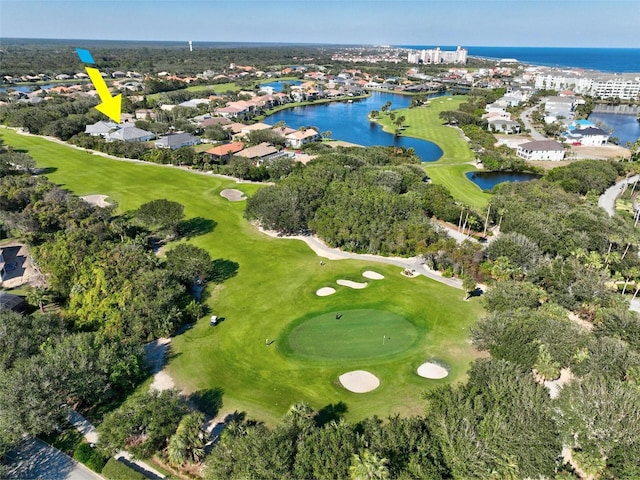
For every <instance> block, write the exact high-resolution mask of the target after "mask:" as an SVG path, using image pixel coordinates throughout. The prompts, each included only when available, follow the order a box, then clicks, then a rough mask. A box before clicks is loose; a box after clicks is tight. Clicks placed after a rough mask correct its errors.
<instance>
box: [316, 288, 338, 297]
mask: <svg viewBox="0 0 640 480" xmlns="http://www.w3.org/2000/svg"><path fill="white" fill-rule="evenodd" d="M334 293H336V289H335V288H331V287H322V288H320V289H318V291H317V292H316V295H318V296H319V297H327V296H329V295H333V294H334Z"/></svg>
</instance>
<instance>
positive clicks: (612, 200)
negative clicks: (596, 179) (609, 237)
mask: <svg viewBox="0 0 640 480" xmlns="http://www.w3.org/2000/svg"><path fill="white" fill-rule="evenodd" d="M638 179H640V175H634V176H633V177H629V178H625V179H624V180H621V181H619V182H618V183H616V184H615V185H613V186H611V187H609V188H607V189H606V190H605V192H604V193H603V194H602V195H600V198H598V206H599V207H601V208H603V209H604V211H605V212H607V214H608V215H609V216H610V217H613V216H614V215H615V213H616V200H617V199H618V197H619V196H620V195H622V192H624V190H625V188H626V187H627V186H628V185H631V184H632V183H635V182H636V181H637V180H638Z"/></svg>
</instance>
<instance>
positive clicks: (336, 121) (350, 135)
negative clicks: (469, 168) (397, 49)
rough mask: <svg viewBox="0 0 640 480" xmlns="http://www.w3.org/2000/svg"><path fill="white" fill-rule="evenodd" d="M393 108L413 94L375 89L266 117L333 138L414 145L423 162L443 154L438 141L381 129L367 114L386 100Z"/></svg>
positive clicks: (405, 103)
mask: <svg viewBox="0 0 640 480" xmlns="http://www.w3.org/2000/svg"><path fill="white" fill-rule="evenodd" d="M387 101H390V102H391V109H392V110H395V109H398V108H408V107H409V105H410V104H411V97H410V96H407V95H394V94H391V93H381V92H373V93H372V94H371V95H370V96H369V97H367V98H362V99H353V100H349V101H339V102H331V103H321V104H318V105H308V106H304V107H294V108H288V109H285V110H281V111H279V112H277V113H274V114H273V115H270V116H268V117H267V118H266V119H265V123H268V124H270V125H274V124H275V123H277V122H280V121H283V122H285V123H286V124H287V126H289V127H291V128H300V127H303V126H312V127H316V128H318V129H319V131H320V132H321V133H322V132H326V131H330V132H331V138H333V139H336V140H344V141H346V142H350V143H355V144H357V145H363V146H365V147H370V146H374V145H382V146H390V145H393V146H397V147H404V148H413V149H414V150H415V152H416V154H417V155H418V156H419V157H420V159H421V160H422V161H423V162H433V161H436V160H438V159H439V158H440V157H441V156H442V150H441V149H440V147H439V146H438V145H436V144H435V143H432V142H429V141H427V140H419V139H417V138H411V137H404V136H399V137H396V136H395V135H393V134H391V133H387V132H385V131H383V130H382V127H380V126H379V125H378V124H377V123H375V122H370V121H369V118H368V115H369V112H371V111H372V110H380V108H381V107H382V106H383V105H384V104H385V103H386V102H387Z"/></svg>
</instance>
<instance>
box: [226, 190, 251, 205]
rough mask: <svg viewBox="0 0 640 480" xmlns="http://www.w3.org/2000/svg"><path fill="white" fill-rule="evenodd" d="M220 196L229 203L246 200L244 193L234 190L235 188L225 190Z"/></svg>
mask: <svg viewBox="0 0 640 480" xmlns="http://www.w3.org/2000/svg"><path fill="white" fill-rule="evenodd" d="M220 196H221V197H224V198H226V199H227V200H229V201H230V202H241V201H242V200H246V199H247V197H245V195H244V192H241V191H240V190H236V189H235V188H225V189H224V190H222V191H221V192H220Z"/></svg>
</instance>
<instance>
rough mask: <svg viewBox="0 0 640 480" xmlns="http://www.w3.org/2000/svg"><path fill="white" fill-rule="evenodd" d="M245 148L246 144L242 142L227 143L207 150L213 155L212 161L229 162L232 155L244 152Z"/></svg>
mask: <svg viewBox="0 0 640 480" xmlns="http://www.w3.org/2000/svg"><path fill="white" fill-rule="evenodd" d="M243 148H244V144H243V143H242V142H233V143H225V144H224V145H218V146H217V147H213V148H211V149H209V150H207V153H208V154H209V155H211V159H212V160H214V161H218V162H219V161H221V160H222V161H225V160H228V159H229V158H231V155H233V154H235V153H238V152H240V151H242V149H243Z"/></svg>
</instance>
